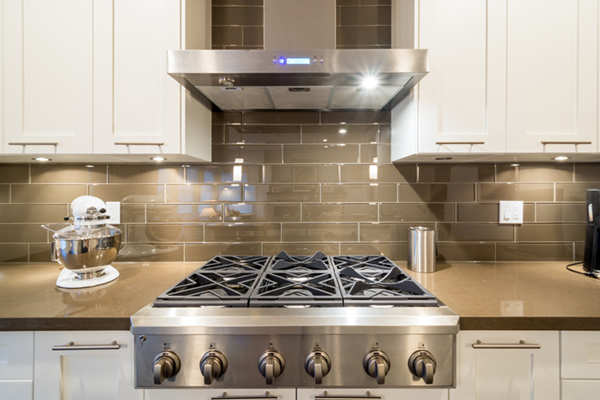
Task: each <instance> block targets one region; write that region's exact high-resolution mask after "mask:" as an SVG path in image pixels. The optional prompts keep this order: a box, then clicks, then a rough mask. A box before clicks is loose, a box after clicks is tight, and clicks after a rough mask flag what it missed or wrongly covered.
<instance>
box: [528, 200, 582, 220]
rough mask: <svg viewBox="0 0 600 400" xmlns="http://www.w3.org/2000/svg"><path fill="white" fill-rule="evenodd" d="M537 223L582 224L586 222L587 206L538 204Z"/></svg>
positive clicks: (578, 204) (577, 204) (580, 204)
mask: <svg viewBox="0 0 600 400" xmlns="http://www.w3.org/2000/svg"><path fill="white" fill-rule="evenodd" d="M535 218H536V219H535V220H536V221H537V222H582V221H585V220H586V215H585V204H583V203H576V204H568V203H566V204H544V203H538V204H536V210H535Z"/></svg>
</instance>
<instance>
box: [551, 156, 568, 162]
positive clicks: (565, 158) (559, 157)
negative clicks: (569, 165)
mask: <svg viewBox="0 0 600 400" xmlns="http://www.w3.org/2000/svg"><path fill="white" fill-rule="evenodd" d="M569 158H571V157H567V156H558V157H554V158H552V159H553V160H555V161H565V160H568V159H569Z"/></svg>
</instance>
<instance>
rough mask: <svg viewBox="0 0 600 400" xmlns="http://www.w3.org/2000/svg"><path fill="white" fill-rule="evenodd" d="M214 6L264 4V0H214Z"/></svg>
mask: <svg viewBox="0 0 600 400" xmlns="http://www.w3.org/2000/svg"><path fill="white" fill-rule="evenodd" d="M212 5H213V6H262V5H263V0H212Z"/></svg>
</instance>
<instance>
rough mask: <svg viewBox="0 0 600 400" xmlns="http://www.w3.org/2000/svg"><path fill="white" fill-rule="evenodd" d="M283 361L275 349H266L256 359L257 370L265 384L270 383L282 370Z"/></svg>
mask: <svg viewBox="0 0 600 400" xmlns="http://www.w3.org/2000/svg"><path fill="white" fill-rule="evenodd" d="M284 367H285V361H284V360H283V356H282V355H281V353H279V352H278V351H277V350H268V351H266V352H265V353H263V355H262V356H260V358H259V360H258V370H259V371H260V373H261V374H262V376H264V377H265V378H266V380H267V385H272V384H273V383H274V382H275V378H277V377H278V376H279V375H281V373H282V372H283V368H284Z"/></svg>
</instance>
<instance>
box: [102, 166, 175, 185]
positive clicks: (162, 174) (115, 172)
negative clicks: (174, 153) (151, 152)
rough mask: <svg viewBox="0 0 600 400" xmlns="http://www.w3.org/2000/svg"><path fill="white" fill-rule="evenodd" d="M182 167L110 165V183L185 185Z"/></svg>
mask: <svg viewBox="0 0 600 400" xmlns="http://www.w3.org/2000/svg"><path fill="white" fill-rule="evenodd" d="M183 170H184V168H182V167H181V166H180V165H135V164H134V165H109V167H108V182H109V183H184V178H183Z"/></svg>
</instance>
